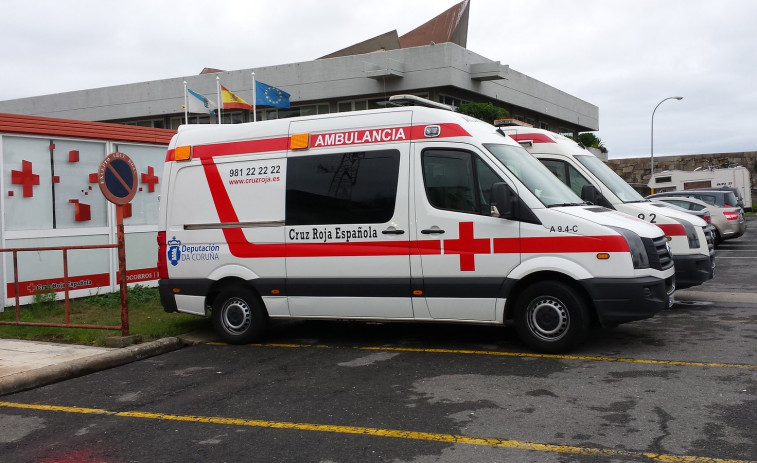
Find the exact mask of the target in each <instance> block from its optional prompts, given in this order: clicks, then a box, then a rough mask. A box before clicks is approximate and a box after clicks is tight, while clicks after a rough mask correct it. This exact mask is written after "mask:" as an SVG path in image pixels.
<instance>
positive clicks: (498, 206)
mask: <svg viewBox="0 0 757 463" xmlns="http://www.w3.org/2000/svg"><path fill="white" fill-rule="evenodd" d="M491 209H492V210H491V215H492V217H501V218H503V219H508V220H515V219H516V218H517V217H516V216H517V214H516V211H517V210H518V197H517V196H515V194H514V193H513V192H512V190H511V189H510V187H508V186H507V183H504V182H500V183H495V184H494V185H492V201H491Z"/></svg>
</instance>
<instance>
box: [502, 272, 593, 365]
mask: <svg viewBox="0 0 757 463" xmlns="http://www.w3.org/2000/svg"><path fill="white" fill-rule="evenodd" d="M589 324H590V320H589V312H588V309H587V308H586V303H585V302H584V300H583V298H582V297H581V296H580V295H579V294H577V293H576V291H575V290H573V289H572V288H571V287H570V286H569V285H567V284H565V283H562V282H559V281H543V282H538V283H534V284H532V285H531V286H529V287H527V288H526V289H525V290H524V291H523V292H522V293H521V295H520V297H519V298H518V302H517V304H516V307H515V330H516V331H517V333H518V337H520V339H521V340H522V341H523V342H524V343H525V344H526V345H528V347H530V348H531V349H533V350H535V351H538V352H543V353H559V352H565V351H567V350H569V349H571V348H572V347H575V346H576V345H578V344H580V343H581V342H582V341H583V340H584V339H586V337H587V336H588V334H589Z"/></svg>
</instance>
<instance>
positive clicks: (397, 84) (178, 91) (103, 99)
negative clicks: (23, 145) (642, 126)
mask: <svg viewBox="0 0 757 463" xmlns="http://www.w3.org/2000/svg"><path fill="white" fill-rule="evenodd" d="M469 9H470V1H469V0H465V1H463V2H461V3H459V4H457V5H455V6H453V7H452V8H450V9H448V10H447V11H445V12H444V13H442V14H440V15H439V16H437V17H435V18H434V19H432V20H430V21H428V22H427V23H424V24H423V25H421V26H420V27H418V28H416V29H415V30H413V31H410V32H408V33H407V34H404V35H402V36H399V35H398V34H397V32H396V31H390V32H387V33H385V34H382V35H379V36H377V37H374V38H372V39H368V40H365V41H363V42H360V43H357V44H355V45H352V46H350V47H347V48H345V49H342V50H339V51H337V52H334V53H331V54H329V55H326V56H324V57H321V58H318V59H315V60H313V61H307V62H301V63H292V64H282V65H277V66H268V67H256V68H249V69H240V70H235V71H220V70H217V69H208V68H206V69H205V70H203V72H202V73H201V74H199V75H196V76H191V77H186V78H185V77H176V78H172V79H164V80H157V81H151V82H141V83H134V84H127V85H118V86H112V87H104V88H95V89H87V90H81V91H75V92H66V93H60V94H54V95H45V96H37V97H31V98H21V99H15V100H9V101H2V102H0V113H13V114H24V115H35V116H44V117H55V118H64V119H74V120H84V121H100V122H115V123H122V124H132V125H140V126H147V127H154V128H168V129H175V128H176V127H178V125H180V124H182V123H184V110H183V109H182V108H183V105H184V96H185V91H184V81H186V83H187V87H188V88H190V89H192V90H193V91H195V92H198V93H200V94H202V95H204V96H206V97H208V98H209V99H211V100H216V96H215V95H216V88H217V82H220V83H221V84H222V85H223V86H224V87H226V88H227V89H229V90H231V91H232V92H234V93H235V94H236V95H238V96H239V97H241V98H243V99H245V100H246V101H248V102H252V100H253V98H252V84H253V83H252V72H253V71H254V72H255V78H256V80H258V81H260V82H265V83H267V84H270V85H273V86H275V87H278V88H280V89H282V90H284V91H286V92H288V93H290V94H291V98H290V102H291V107H290V108H289V109H276V108H266V107H261V106H258V107H257V111H256V115H257V117H256V119H257V120H266V119H273V118H284V117H293V116H299V115H309V114H322V113H334V112H341V111H354V110H360V109H370V108H376V107H381V106H382V105H384V104H386V101H387V99H388V98H389V97H390V96H392V95H396V94H414V95H418V96H422V97H424V98H429V99H432V100H435V101H438V102H441V103H445V104H448V105H452V106H458V105H459V104H460V103H462V102H484V103H485V102H491V103H493V104H494V105H496V106H500V107H503V108H505V109H507V110H508V111H509V112H510V115H511V117H513V118H516V119H519V120H522V121H525V122H528V123H531V124H533V125H534V126H536V127H541V128H545V129H548V130H552V131H555V132H559V133H573V134H577V133H578V132H586V131H596V130H598V129H599V111H598V108H597V107H596V106H595V105H592V104H590V103H588V102H586V101H583V100H581V99H579V98H576V97H574V96H572V95H570V94H568V93H566V92H564V91H561V90H559V89H557V88H554V87H551V86H549V85H547V84H545V83H543V82H540V81H538V80H536V79H533V78H531V77H529V76H527V75H525V74H523V73H520V72H518V71H515V70H513V69H511V68H510V67H509V66H508V65H505V64H501V63H500V62H499V61H495V60H492V59H489V58H486V57H483V56H481V55H478V54H476V53H473V52H472V51H470V50H468V49H466V48H465V47H466V44H467V31H468V12H469ZM222 114H223V115H222V122H223V123H239V122H247V121H251V120H253V117H252V112H250V111H243V110H231V111H223V113H222ZM214 121H215V116H211V115H207V114H205V115H197V114H193V115H192V116H191V118H190V121H189V122H190V123H211V122H214Z"/></svg>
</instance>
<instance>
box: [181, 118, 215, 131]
mask: <svg viewBox="0 0 757 463" xmlns="http://www.w3.org/2000/svg"><path fill="white" fill-rule="evenodd" d="M214 121H215V119H214ZM184 123H185V121H184V116H182V117H172V118H171V128H172V129H173V130H176V129H178V128H179V126H180V125H183V124H184ZM189 123H190V124H210V116H207V115H204V116H195V115H192V114H190V115H189ZM214 123H215V122H214Z"/></svg>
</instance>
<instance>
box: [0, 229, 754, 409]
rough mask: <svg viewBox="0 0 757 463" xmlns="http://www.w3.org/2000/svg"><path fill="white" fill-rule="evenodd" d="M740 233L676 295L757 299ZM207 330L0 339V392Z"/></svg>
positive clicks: (199, 336) (747, 245) (202, 337)
mask: <svg viewBox="0 0 757 463" xmlns="http://www.w3.org/2000/svg"><path fill="white" fill-rule="evenodd" d="M747 220H748V222H749V227H748V229H747V233H746V234H745V236H744V237H742V238H740V239H736V240H732V241H725V242H723V243H722V244H721V245H720V247H719V248H718V250H717V251H716V258H715V261H716V270H715V278H713V279H712V280H710V281H708V282H706V283H704V284H702V285H700V286H696V287H694V288H689V289H685V290H679V291H676V299H677V300H680V301H709V302H737V303H757V283H755V280H754V274H755V273H754V267H753V265H754V264H753V263H751V261H750V260H746V261H744V260H745V259H744V255H745V253H747V252H752V253H755V251H757V249H754V245H755V242H754V241H753V240H751V239H745V238H746V237H747V235H749V234H751V233H755V231H754V230H755V227H757V217H749V218H748V219H747ZM217 340H218V338H216V336H215V335H214V334H213V333H212V332H211V331H201V332H193V333H188V334H185V335H182V336H178V337H170V338H163V339H159V340H157V341H152V342H146V343H142V344H137V345H131V346H127V347H122V348H107V347H92V346H80V345H71V344H59V343H48V342H38V341H23V340H17V339H0V396H3V395H6V394H11V393H14V392H19V391H24V390H28V389H33V388H36V387H40V386H44V385H46V384H52V383H55V382H58V381H63V380H66V379H70V378H75V377H78V376H83V375H87V374H90V373H93V372H96V371H100V370H105V369H108V368H113V367H117V366H120V365H124V364H127V363H130V362H135V361H137V360H142V359H145V358H148V357H152V356H156V355H160V354H163V353H166V352H170V351H173V350H177V349H181V348H182V347H183V346H185V345H192V344H198V343H205V342H212V341H217Z"/></svg>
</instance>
